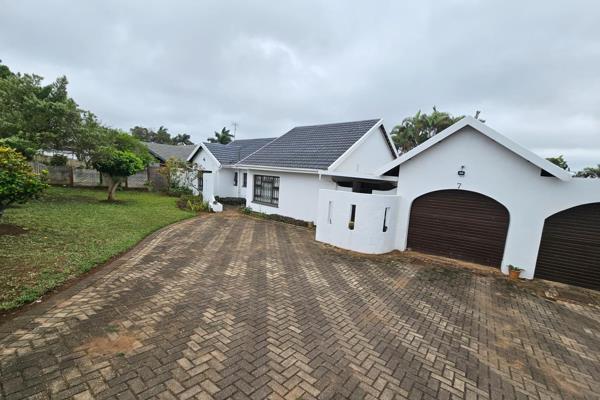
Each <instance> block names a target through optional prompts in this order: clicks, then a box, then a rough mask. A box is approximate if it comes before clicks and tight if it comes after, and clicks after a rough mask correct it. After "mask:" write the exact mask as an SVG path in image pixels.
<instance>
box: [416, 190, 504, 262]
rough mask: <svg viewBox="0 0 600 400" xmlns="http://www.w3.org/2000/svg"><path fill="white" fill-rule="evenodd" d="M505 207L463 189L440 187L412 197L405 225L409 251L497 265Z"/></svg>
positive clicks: (501, 246) (502, 242) (500, 251)
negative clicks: (443, 188)
mask: <svg viewBox="0 0 600 400" xmlns="http://www.w3.org/2000/svg"><path fill="white" fill-rule="evenodd" d="M509 220H510V217H509V213H508V210H507V209H506V207H504V206H503V205H502V204H500V203H499V202H497V201H496V200H494V199H492V198H490V197H487V196H484V195H482V194H480V193H475V192H470V191H467V190H440V191H436V192H430V193H427V194H424V195H422V196H421V197H418V198H417V199H415V200H414V202H413V204H412V207H411V211H410V221H409V228H408V243H407V244H408V247H409V248H410V249H412V250H416V251H420V252H423V253H429V254H434V255H440V256H444V257H450V258H457V259H460V260H465V261H470V262H475V263H479V264H483V265H489V266H493V267H500V265H501V263H502V257H503V254H504V245H505V243H506V234H507V232H508V223H509Z"/></svg>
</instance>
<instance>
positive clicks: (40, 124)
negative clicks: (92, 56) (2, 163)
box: [0, 65, 81, 150]
mask: <svg viewBox="0 0 600 400" xmlns="http://www.w3.org/2000/svg"><path fill="white" fill-rule="evenodd" d="M67 86H68V81H67V78H66V77H64V76H63V77H59V78H58V79H56V80H55V81H54V82H53V83H51V84H49V85H43V84H42V77H41V76H38V75H35V74H20V73H12V72H11V71H10V70H9V69H8V67H6V66H4V65H0V138H6V137H9V136H18V137H20V138H23V139H26V140H29V141H31V142H33V143H36V145H37V146H39V147H40V148H43V149H46V150H64V149H65V148H67V147H68V145H69V143H70V141H71V140H72V138H73V136H74V135H76V134H77V132H78V129H79V126H80V123H81V115H80V113H81V110H80V109H79V108H78V106H77V103H76V102H75V101H74V100H73V99H71V98H70V97H69V96H68V92H67Z"/></svg>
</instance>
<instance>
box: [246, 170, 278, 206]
mask: <svg viewBox="0 0 600 400" xmlns="http://www.w3.org/2000/svg"><path fill="white" fill-rule="evenodd" d="M279 185H280V178H279V177H278V176H271V175H254V187H253V188H252V202H254V203H259V204H265V205H268V206H271V207H279Z"/></svg>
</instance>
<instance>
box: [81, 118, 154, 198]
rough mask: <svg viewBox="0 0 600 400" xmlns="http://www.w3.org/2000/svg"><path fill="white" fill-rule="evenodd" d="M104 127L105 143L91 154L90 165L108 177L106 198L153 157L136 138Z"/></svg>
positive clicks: (112, 196)
mask: <svg viewBox="0 0 600 400" xmlns="http://www.w3.org/2000/svg"><path fill="white" fill-rule="evenodd" d="M105 129H106V135H107V138H106V143H107V144H106V145H103V146H101V147H99V148H98V149H97V150H96V151H95V152H94V153H93V154H92V156H91V164H92V166H93V167H94V168H95V169H97V170H98V171H100V172H101V173H102V174H103V176H104V177H105V178H107V179H108V200H109V201H114V200H115V192H116V190H117V189H118V187H119V185H120V184H121V183H122V182H124V181H125V179H126V178H127V177H128V176H131V175H133V174H135V173H136V172H139V171H141V170H143V169H144V168H145V167H146V166H147V165H148V164H150V163H151V162H152V161H153V160H154V158H153V157H152V155H151V154H150V153H149V152H148V148H147V147H146V146H145V145H144V144H143V143H142V142H140V141H139V140H138V139H137V138H135V137H133V136H131V135H128V134H127V133H125V132H122V131H119V130H117V129H109V128H105Z"/></svg>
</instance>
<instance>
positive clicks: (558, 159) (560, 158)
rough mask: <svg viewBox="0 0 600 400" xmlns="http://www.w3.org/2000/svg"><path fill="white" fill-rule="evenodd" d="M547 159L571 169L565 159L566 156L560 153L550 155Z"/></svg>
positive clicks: (563, 167) (565, 168)
mask: <svg viewBox="0 0 600 400" xmlns="http://www.w3.org/2000/svg"><path fill="white" fill-rule="evenodd" d="M546 160H548V161H550V162H551V163H552V164H554V165H556V166H558V167H561V168H562V169H564V170H565V171H570V169H569V164H568V163H567V161H566V160H565V158H564V157H563V156H562V155H560V156H558V157H548V158H546Z"/></svg>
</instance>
